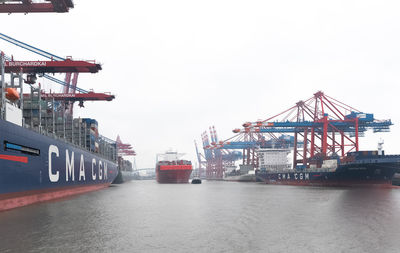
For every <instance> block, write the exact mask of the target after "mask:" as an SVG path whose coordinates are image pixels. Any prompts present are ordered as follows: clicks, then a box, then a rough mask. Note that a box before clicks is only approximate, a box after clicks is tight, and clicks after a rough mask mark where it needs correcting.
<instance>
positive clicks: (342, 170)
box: [196, 91, 400, 186]
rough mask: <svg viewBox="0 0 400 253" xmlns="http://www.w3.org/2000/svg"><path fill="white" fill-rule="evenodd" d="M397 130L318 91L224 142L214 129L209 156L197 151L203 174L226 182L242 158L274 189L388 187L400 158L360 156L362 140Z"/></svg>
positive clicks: (206, 151) (238, 130) (207, 145)
mask: <svg viewBox="0 0 400 253" xmlns="http://www.w3.org/2000/svg"><path fill="white" fill-rule="evenodd" d="M391 125H392V122H391V120H377V119H375V118H374V115H373V114H371V113H363V112H361V111H359V110H357V109H355V108H353V107H351V106H349V105H347V104H345V103H342V102H340V101H339V100H337V99H335V98H332V97H330V96H328V95H326V94H325V93H323V92H322V91H318V92H316V93H315V94H314V95H313V96H312V97H311V98H308V99H306V100H301V101H299V102H297V103H296V104H295V105H294V106H292V107H290V108H289V109H287V110H285V111H283V112H281V113H279V114H276V115H274V116H272V117H269V118H267V119H265V120H257V121H254V122H246V123H244V124H243V125H242V126H243V128H236V129H234V130H233V133H234V134H235V135H234V136H233V137H231V138H228V139H226V140H223V141H219V140H218V137H217V134H216V131H215V127H212V128H210V134H211V142H210V141H209V138H208V134H207V132H204V133H203V134H202V142H203V149H204V156H203V155H202V154H200V153H199V152H197V155H198V162H199V165H200V166H199V173H200V174H202V173H204V172H205V177H206V178H207V179H209V180H222V179H223V177H224V175H225V174H226V171H227V168H229V167H232V166H234V164H235V162H236V161H237V160H239V159H241V160H242V166H246V168H249V167H250V168H252V169H253V170H254V173H255V175H256V178H257V179H258V180H261V181H264V182H266V183H269V184H294V185H318V186H353V185H378V186H388V185H391V184H392V178H393V175H394V173H395V172H396V171H399V169H400V156H399V155H385V154H384V151H383V150H380V151H379V152H378V151H360V150H359V138H360V137H362V136H364V134H365V132H366V131H367V130H372V131H373V132H374V133H379V132H388V131H389V129H390V126H391ZM288 134H292V136H289V135H288ZM196 148H197V147H196ZM288 149H290V150H291V153H293V156H292V160H291V163H290V162H289V161H287V159H286V154H287V153H288V152H287V150H288ZM237 150H241V151H237ZM238 152H239V153H240V154H241V157H239V156H238V155H239V153H238Z"/></svg>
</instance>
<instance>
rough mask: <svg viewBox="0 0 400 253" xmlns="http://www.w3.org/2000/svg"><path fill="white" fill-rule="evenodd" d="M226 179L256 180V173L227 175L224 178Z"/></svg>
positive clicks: (236, 180)
mask: <svg viewBox="0 0 400 253" xmlns="http://www.w3.org/2000/svg"><path fill="white" fill-rule="evenodd" d="M223 180H224V181H233V182H255V181H256V175H255V174H244V175H236V176H225V177H224V178H223Z"/></svg>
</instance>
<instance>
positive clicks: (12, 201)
mask: <svg viewBox="0 0 400 253" xmlns="http://www.w3.org/2000/svg"><path fill="white" fill-rule="evenodd" d="M0 143H1V144H2V146H1V147H0V168H1V169H0V210H1V211H3V210H8V209H11V208H16V207H20V206H24V205H29V204H33V203H37V202H42V201H47V200H52V199H56V198H60V197H66V196H71V195H76V194H81V193H84V192H88V191H94V190H98V189H101V188H104V187H106V186H108V185H109V184H110V183H111V182H112V181H113V180H114V178H115V177H116V176H117V173H118V170H117V164H116V163H115V162H112V161H110V160H108V159H106V158H103V157H102V156H100V155H98V154H95V153H91V152H88V151H86V150H84V149H81V148H79V147H77V146H75V145H72V144H70V143H67V142H64V141H63V140H59V139H55V138H51V137H48V136H44V135H41V134H39V133H36V132H34V131H32V130H29V129H26V128H23V127H20V126H17V125H15V124H12V123H10V122H7V121H4V120H0Z"/></svg>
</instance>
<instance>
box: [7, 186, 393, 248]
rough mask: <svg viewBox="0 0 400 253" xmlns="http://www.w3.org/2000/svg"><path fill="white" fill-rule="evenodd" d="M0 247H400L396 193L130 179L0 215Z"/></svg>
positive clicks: (385, 190)
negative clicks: (98, 189) (104, 187)
mask: <svg viewBox="0 0 400 253" xmlns="http://www.w3.org/2000/svg"><path fill="white" fill-rule="evenodd" d="M0 233H1V237H0V238H1V239H0V252H399V250H400V189H367V188H320V187H297V186H277V185H264V184H261V183H236V182H217V181H203V184H200V185H191V184H179V185H177V184H157V183H156V182H155V181H132V182H128V183H125V184H122V185H116V186H112V187H109V188H107V189H105V190H101V191H97V192H92V193H89V194H84V195H80V196H76V197H71V198H68V199H62V200H57V201H53V202H46V203H40V204H35V205H31V206H27V207H23V208H18V209H14V210H10V211H6V212H1V213H0Z"/></svg>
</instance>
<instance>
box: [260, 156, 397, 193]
mask: <svg viewBox="0 0 400 253" xmlns="http://www.w3.org/2000/svg"><path fill="white" fill-rule="evenodd" d="M399 161H400V159H399V156H381V157H379V158H376V159H370V158H368V159H359V160H357V161H355V162H350V163H346V164H342V165H339V166H338V167H337V168H336V170H335V171H317V170H315V171H312V170H306V171H291V172H268V171H257V172H256V176H257V178H258V179H260V180H262V181H264V182H265V183H267V184H287V185H314V186H357V185H387V186H390V185H391V184H392V178H393V175H394V173H395V171H396V170H397V169H398V168H400V162H399Z"/></svg>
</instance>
